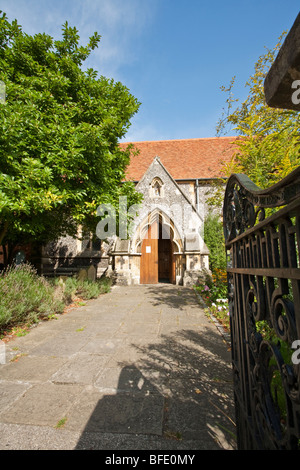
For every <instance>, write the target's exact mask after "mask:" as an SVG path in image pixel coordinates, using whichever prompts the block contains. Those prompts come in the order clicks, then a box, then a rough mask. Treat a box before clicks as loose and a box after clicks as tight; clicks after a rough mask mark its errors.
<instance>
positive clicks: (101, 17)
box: [0, 0, 157, 79]
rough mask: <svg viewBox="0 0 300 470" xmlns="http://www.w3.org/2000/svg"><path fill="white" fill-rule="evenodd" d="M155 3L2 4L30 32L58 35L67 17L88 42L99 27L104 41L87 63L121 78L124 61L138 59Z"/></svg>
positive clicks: (65, 0) (6, 0) (29, 0)
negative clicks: (142, 39)
mask: <svg viewBox="0 0 300 470" xmlns="http://www.w3.org/2000/svg"><path fill="white" fill-rule="evenodd" d="M156 7H157V0H151V2H150V1H149V0H53V1H52V2H51V3H49V2H48V0H47V1H46V0H13V2H12V1H11V0H1V7H0V8H1V10H2V11H4V12H6V14H7V16H8V18H9V20H10V21H12V20H13V19H15V18H17V20H18V22H19V24H21V26H22V29H23V31H24V32H26V33H28V34H31V35H33V34H35V33H41V32H45V33H47V34H50V35H51V36H52V37H54V38H55V39H59V38H60V37H61V27H62V24H64V23H65V21H68V23H69V25H70V26H72V27H73V26H75V27H76V28H77V29H78V30H79V35H80V39H81V42H82V43H83V44H86V43H87V42H88V39H89V37H90V36H91V35H92V34H93V33H94V32H95V31H97V32H98V33H99V34H100V35H101V42H100V45H99V48H98V49H96V50H95V51H93V53H92V55H91V57H90V59H89V60H88V66H89V67H93V68H95V70H97V71H99V73H100V74H102V75H105V76H109V77H113V78H116V79H120V78H118V77H116V75H119V74H120V73H121V72H120V68H121V67H122V65H125V64H129V63H133V62H134V61H135V60H137V59H138V56H139V54H140V53H141V51H140V50H139V47H138V44H139V39H140V38H141V36H142V35H143V33H144V32H145V30H146V29H147V27H148V26H149V25H150V24H151V23H152V21H153V19H154V18H155V14H156Z"/></svg>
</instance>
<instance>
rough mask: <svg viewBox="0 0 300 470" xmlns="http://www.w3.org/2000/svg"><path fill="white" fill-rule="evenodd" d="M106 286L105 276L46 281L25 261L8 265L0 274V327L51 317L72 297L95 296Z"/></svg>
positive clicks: (107, 284)
mask: <svg viewBox="0 0 300 470" xmlns="http://www.w3.org/2000/svg"><path fill="white" fill-rule="evenodd" d="M110 286H111V282H110V280H109V279H104V280H102V279H101V280H98V281H96V282H92V281H88V280H84V281H81V280H79V279H77V278H75V277H74V278H67V279H66V281H65V282H64V283H62V282H61V281H60V280H58V279H55V280H53V281H49V280H47V279H45V278H44V277H42V276H39V275H38V274H37V273H36V270H35V269H34V268H33V267H32V266H31V265H29V264H22V265H19V266H10V267H9V268H8V269H6V270H5V271H3V272H2V273H1V275H0V330H3V329H5V328H8V327H12V326H16V325H23V324H32V323H36V322H38V321H39V320H40V319H42V318H51V317H53V315H56V314H60V313H62V312H63V311H64V308H65V306H66V305H68V304H70V303H71V302H73V301H74V299H76V298H81V299H91V298H96V297H98V296H99V295H101V294H103V293H106V292H108V291H109V290H110Z"/></svg>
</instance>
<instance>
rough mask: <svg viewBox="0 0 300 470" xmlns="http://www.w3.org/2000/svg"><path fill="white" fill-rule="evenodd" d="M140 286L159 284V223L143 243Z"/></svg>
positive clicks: (153, 227) (149, 231) (149, 232)
mask: <svg viewBox="0 0 300 470" xmlns="http://www.w3.org/2000/svg"><path fill="white" fill-rule="evenodd" d="M141 252H142V256H141V266H140V284H157V283H158V222H153V224H152V225H151V226H150V227H149V229H148V233H147V236H146V237H145V238H144V240H143V242H142V250H141Z"/></svg>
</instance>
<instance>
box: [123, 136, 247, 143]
mask: <svg viewBox="0 0 300 470" xmlns="http://www.w3.org/2000/svg"><path fill="white" fill-rule="evenodd" d="M238 137H240V136H237V135H232V136H229V135H225V136H222V137H193V138H191V139H160V140H137V141H131V140H129V141H128V142H120V144H148V143H157V142H184V141H187V142H190V141H193V140H217V139H237V138H238Z"/></svg>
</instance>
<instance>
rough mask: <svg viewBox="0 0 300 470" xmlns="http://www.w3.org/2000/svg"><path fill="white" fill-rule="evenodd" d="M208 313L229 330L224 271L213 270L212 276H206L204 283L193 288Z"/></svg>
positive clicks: (225, 275)
mask: <svg viewBox="0 0 300 470" xmlns="http://www.w3.org/2000/svg"><path fill="white" fill-rule="evenodd" d="M195 289H196V291H197V292H198V293H199V295H200V296H201V298H202V300H203V301H204V303H205V304H206V305H207V307H208V309H209V311H210V312H211V313H212V314H213V315H214V316H215V317H216V318H217V319H218V320H219V321H220V322H221V323H222V324H223V326H224V327H225V328H227V329H229V311H228V300H227V273H226V271H225V270H224V269H217V268H216V269H215V270H214V272H213V273H212V276H209V275H208V276H206V279H205V280H204V282H202V283H201V284H199V285H198V286H196V287H195Z"/></svg>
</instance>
